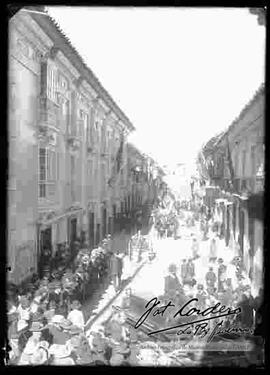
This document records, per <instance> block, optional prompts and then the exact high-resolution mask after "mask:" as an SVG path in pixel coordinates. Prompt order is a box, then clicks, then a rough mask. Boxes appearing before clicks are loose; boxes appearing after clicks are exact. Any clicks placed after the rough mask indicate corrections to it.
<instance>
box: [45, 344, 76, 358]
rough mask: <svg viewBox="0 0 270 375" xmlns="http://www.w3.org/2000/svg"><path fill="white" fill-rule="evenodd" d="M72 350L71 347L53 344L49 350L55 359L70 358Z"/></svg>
mask: <svg viewBox="0 0 270 375" xmlns="http://www.w3.org/2000/svg"><path fill="white" fill-rule="evenodd" d="M71 350H72V349H71V346H70V345H58V344H53V345H51V347H50V348H49V354H50V355H53V356H54V357H55V358H67V357H69V356H70V354H71Z"/></svg>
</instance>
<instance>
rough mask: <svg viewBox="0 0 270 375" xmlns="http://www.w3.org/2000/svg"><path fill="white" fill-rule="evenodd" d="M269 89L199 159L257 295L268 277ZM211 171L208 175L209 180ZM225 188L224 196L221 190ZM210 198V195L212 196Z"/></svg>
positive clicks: (227, 238) (218, 211)
mask: <svg viewBox="0 0 270 375" xmlns="http://www.w3.org/2000/svg"><path fill="white" fill-rule="evenodd" d="M264 114H265V89H264V86H261V87H260V89H259V90H258V91H257V92H256V93H255V95H254V97H253V98H252V100H251V101H250V102H249V103H248V104H247V106H246V107H245V108H244V109H243V110H242V112H241V113H240V115H239V117H238V118H237V119H236V120H235V121H234V122H233V124H232V125H231V126H230V127H229V128H228V130H227V131H226V132H223V133H221V134H219V135H218V136H216V137H214V138H212V139H211V140H210V141H209V142H208V143H207V144H206V145H205V147H204V149H203V150H202V154H203V157H202V156H201V157H200V158H199V160H200V161H201V163H203V164H204V166H203V167H201V168H200V169H201V170H204V171H207V174H208V181H207V182H208V185H210V187H208V188H206V190H207V189H208V190H209V192H210V191H211V192H212V194H213V192H214V195H215V198H216V199H215V216H216V218H217V219H218V221H220V223H221V224H222V226H221V229H222V232H223V234H224V237H225V242H226V245H227V246H229V244H231V243H233V242H235V243H238V244H239V247H240V252H241V254H242V256H243V259H244V267H245V270H246V273H247V274H248V275H249V277H250V278H251V280H252V284H253V288H254V293H257V292H258V289H259V288H260V287H261V286H262V277H263V228H264V225H263V192H264V121H265V116H264ZM205 175H206V173H204V179H205ZM214 187H218V188H219V194H218V195H219V196H217V189H214ZM206 198H207V197H206Z"/></svg>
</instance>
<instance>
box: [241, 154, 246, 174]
mask: <svg viewBox="0 0 270 375" xmlns="http://www.w3.org/2000/svg"><path fill="white" fill-rule="evenodd" d="M245 172H246V150H244V151H242V177H244V176H245Z"/></svg>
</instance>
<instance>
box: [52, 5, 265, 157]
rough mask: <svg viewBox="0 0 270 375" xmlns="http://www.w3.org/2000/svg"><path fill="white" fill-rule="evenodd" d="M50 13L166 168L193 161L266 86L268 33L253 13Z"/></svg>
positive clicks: (138, 138)
mask: <svg viewBox="0 0 270 375" xmlns="http://www.w3.org/2000/svg"><path fill="white" fill-rule="evenodd" d="M48 10H49V13H50V15H51V16H53V18H54V19H55V20H56V21H57V22H58V23H59V25H60V27H61V28H62V30H63V31H64V32H65V34H66V35H67V36H68V37H69V39H70V40H71V42H72V44H73V45H74V47H76V49H77V50H78V52H79V53H80V54H81V56H82V57H83V59H84V60H85V62H86V63H87V65H88V66H89V67H90V68H91V69H92V71H93V72H94V73H95V75H96V76H97V78H98V79H99V80H100V82H101V83H102V85H103V86H104V87H105V89H106V90H107V91H108V92H109V93H110V94H111V96H112V97H113V99H114V100H115V101H116V103H117V104H118V105H119V106H120V108H121V109H122V110H123V111H124V112H125V114H126V115H127V116H128V117H129V119H130V120H131V122H132V123H133V125H134V126H135V127H136V129H137V131H136V132H135V133H134V135H133V136H131V137H130V140H132V141H133V142H134V143H135V144H136V145H137V146H138V147H139V148H140V149H141V150H142V151H144V152H146V153H148V154H149V155H151V156H153V157H154V158H155V159H156V160H157V161H158V162H160V163H161V164H167V163H169V164H173V163H177V162H188V161H190V160H193V159H194V157H195V156H196V153H197V151H198V149H199V148H200V146H201V145H202V144H203V143H204V142H206V141H207V140H208V139H209V138H211V137H212V136H214V135H215V134H217V133H219V132H220V131H222V130H224V129H225V128H227V127H228V126H229V125H230V123H231V122H232V121H233V120H234V119H235V117H237V115H238V114H239V113H240V111H241V109H242V108H243V107H244V106H245V104H246V103H247V102H248V101H249V100H250V99H251V98H252V96H253V95H254V93H255V91H256V90H257V89H258V87H259V86H260V84H261V83H262V82H263V81H264V60H265V27H262V26H259V25H258V23H257V18H256V16H254V15H251V14H250V13H249V11H248V9H247V8H242V9H239V8H227V9H224V8H215V9H213V8H131V7H130V8H105V7H104V8H102V7H100V8H81V7H53V8H52V7H49V8H48Z"/></svg>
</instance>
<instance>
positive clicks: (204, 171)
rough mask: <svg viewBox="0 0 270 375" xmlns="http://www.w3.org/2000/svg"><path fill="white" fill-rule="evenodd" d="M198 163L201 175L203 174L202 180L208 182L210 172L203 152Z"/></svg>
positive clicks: (200, 153)
mask: <svg viewBox="0 0 270 375" xmlns="http://www.w3.org/2000/svg"><path fill="white" fill-rule="evenodd" d="M197 162H198V167H199V170H200V174H201V176H202V178H203V179H204V180H208V179H209V173H208V170H207V163H206V160H205V157H204V155H203V151H202V150H201V151H200V152H199V155H198V158H197Z"/></svg>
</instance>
